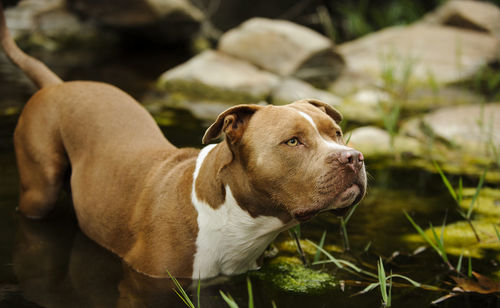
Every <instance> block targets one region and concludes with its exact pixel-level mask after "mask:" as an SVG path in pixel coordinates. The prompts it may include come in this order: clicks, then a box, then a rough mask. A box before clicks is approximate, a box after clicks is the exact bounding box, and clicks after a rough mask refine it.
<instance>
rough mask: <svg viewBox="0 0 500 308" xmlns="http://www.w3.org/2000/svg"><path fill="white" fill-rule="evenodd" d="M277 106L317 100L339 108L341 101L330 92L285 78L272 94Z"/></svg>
mask: <svg viewBox="0 0 500 308" xmlns="http://www.w3.org/2000/svg"><path fill="white" fill-rule="evenodd" d="M271 98H272V100H271V102H272V103H273V104H275V105H284V104H289V103H292V102H294V101H297V100H300V99H304V98H315V99H318V100H320V101H322V102H324V103H327V104H330V105H332V106H338V105H340V103H341V99H340V98H338V97H336V96H335V95H333V94H332V93H330V92H328V91H323V90H320V89H316V88H315V87H313V86H312V85H310V84H308V83H307V82H305V81H302V80H300V79H295V78H285V79H284V80H283V81H282V82H281V83H280V84H279V85H278V86H277V87H276V88H274V90H273V92H272V93H271Z"/></svg>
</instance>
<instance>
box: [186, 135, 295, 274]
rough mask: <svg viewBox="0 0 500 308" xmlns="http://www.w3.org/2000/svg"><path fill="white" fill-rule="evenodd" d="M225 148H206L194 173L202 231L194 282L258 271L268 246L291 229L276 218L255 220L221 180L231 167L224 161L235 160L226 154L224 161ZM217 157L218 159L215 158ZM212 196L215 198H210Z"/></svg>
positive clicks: (195, 201) (194, 193) (193, 197)
mask: <svg viewBox="0 0 500 308" xmlns="http://www.w3.org/2000/svg"><path fill="white" fill-rule="evenodd" d="M224 147H227V145H225V144H223V143H221V144H219V145H209V146H207V147H205V148H203V149H202V150H201V151H200V153H199V155H198V158H197V161H196V167H195V171H194V173H193V187H192V191H191V200H192V203H193V205H194V207H195V208H196V211H197V212H198V217H197V222H198V229H199V232H198V237H197V239H196V249H197V251H196V254H195V258H194V265H193V279H197V278H198V277H202V278H203V277H212V276H216V275H218V274H219V273H222V274H228V275H234V274H239V273H243V272H246V271H248V270H250V269H256V268H257V267H258V266H257V262H256V261H257V259H258V258H259V257H260V256H261V255H262V253H263V252H264V250H265V249H266V247H267V246H268V245H269V243H271V242H272V241H273V240H274V238H275V237H276V236H277V235H278V233H279V232H281V231H283V230H285V229H287V228H288V227H290V225H289V224H285V223H283V221H282V220H281V219H279V218H278V217H275V216H257V217H252V215H251V214H250V213H249V212H248V211H246V210H245V206H241V205H240V204H238V201H237V200H236V199H235V197H234V196H233V192H232V190H231V188H230V183H224V181H223V180H222V179H220V178H219V175H220V172H219V170H220V169H221V167H222V166H223V165H224V164H227V163H228V162H227V161H225V159H232V158H228V157H227V156H226V154H224V155H222V157H225V159H224V158H223V159H221V151H228V149H227V148H224ZM217 152H218V153H217ZM215 153H217V154H218V155H216V156H214V157H212V155H211V154H215ZM228 154H229V155H232V154H231V153H228ZM216 158H217V159H216ZM202 169H203V170H204V172H201V173H203V176H201V173H200V171H201V170H202ZM207 189H209V190H207ZM211 193H213V194H214V196H209V194H211Z"/></svg>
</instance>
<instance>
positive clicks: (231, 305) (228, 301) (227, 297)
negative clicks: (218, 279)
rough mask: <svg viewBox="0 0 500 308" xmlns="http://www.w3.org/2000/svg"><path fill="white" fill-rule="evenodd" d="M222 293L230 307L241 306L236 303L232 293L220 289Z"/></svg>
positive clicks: (236, 307)
mask: <svg viewBox="0 0 500 308" xmlns="http://www.w3.org/2000/svg"><path fill="white" fill-rule="evenodd" d="M219 292H220V295H221V296H222V299H224V301H225V302H226V304H227V305H228V306H229V307H230V308H239V307H238V304H236V302H235V301H234V299H233V298H232V297H231V295H230V294H227V295H226V294H224V292H222V291H220V290H219Z"/></svg>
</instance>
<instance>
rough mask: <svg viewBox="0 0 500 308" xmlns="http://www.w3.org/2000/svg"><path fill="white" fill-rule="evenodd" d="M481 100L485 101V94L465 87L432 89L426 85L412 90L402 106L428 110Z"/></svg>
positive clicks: (407, 108)
mask: <svg viewBox="0 0 500 308" xmlns="http://www.w3.org/2000/svg"><path fill="white" fill-rule="evenodd" d="M481 102H484V97H483V96H481V95H480V94H477V93H474V92H471V91H469V90H467V89H465V88H460V87H455V86H446V87H440V88H436V89H432V88H430V87H425V86H424V87H418V88H415V89H413V90H412V91H410V92H409V93H408V97H407V99H406V101H405V102H404V103H403V106H402V107H403V108H404V109H405V110H410V111H428V110H432V109H436V108H439V107H446V106H455V105H470V104H479V103H481Z"/></svg>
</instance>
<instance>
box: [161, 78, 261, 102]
mask: <svg viewBox="0 0 500 308" xmlns="http://www.w3.org/2000/svg"><path fill="white" fill-rule="evenodd" d="M157 87H158V89H161V90H164V91H167V92H169V93H176V94H177V93H182V95H185V96H186V97H189V98H192V99H204V100H216V101H223V102H231V103H232V104H233V105H237V104H245V103H248V104H251V103H258V102H259V101H261V100H265V99H266V98H267V95H261V96H256V95H251V94H249V93H245V92H243V91H236V90H232V89H222V88H217V87H211V86H209V85H206V84H204V83H202V82H196V81H185V80H168V81H165V80H160V81H159V82H158V84H157Z"/></svg>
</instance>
